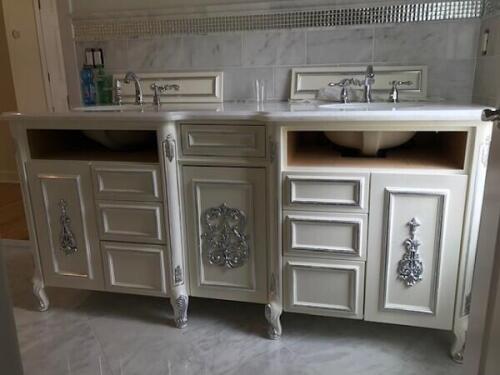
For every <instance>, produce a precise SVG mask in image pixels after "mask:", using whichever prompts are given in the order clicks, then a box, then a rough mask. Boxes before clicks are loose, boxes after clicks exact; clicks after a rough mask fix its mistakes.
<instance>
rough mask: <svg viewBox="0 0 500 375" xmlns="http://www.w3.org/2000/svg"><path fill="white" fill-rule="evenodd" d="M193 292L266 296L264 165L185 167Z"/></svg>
mask: <svg viewBox="0 0 500 375" xmlns="http://www.w3.org/2000/svg"><path fill="white" fill-rule="evenodd" d="M182 173H183V187H184V188H183V190H184V204H185V221H186V239H187V251H188V258H189V275H190V289H191V295H193V296H197V297H209V298H220V299H228V300H237V301H248V302H256V303H265V302H266V301H267V281H266V280H267V227H266V222H267V220H266V216H267V211H266V173H265V169H264V168H247V167H245V168H241V167H237V168H229V167H197V166H184V167H183V170H182Z"/></svg>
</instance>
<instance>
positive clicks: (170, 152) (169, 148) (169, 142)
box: [162, 134, 175, 162]
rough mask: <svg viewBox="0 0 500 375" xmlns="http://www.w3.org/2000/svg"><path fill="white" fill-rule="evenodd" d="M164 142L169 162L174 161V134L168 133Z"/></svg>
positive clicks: (164, 149)
mask: <svg viewBox="0 0 500 375" xmlns="http://www.w3.org/2000/svg"><path fill="white" fill-rule="evenodd" d="M162 143H163V152H164V153H165V158H167V160H168V161H169V162H172V160H174V158H175V141H174V137H173V136H172V134H169V135H167V138H166V139H165V140H164V141H163V142H162Z"/></svg>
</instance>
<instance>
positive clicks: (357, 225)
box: [283, 211, 368, 259]
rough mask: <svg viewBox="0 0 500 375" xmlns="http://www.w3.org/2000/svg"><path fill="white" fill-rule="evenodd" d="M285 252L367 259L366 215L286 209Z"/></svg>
mask: <svg viewBox="0 0 500 375" xmlns="http://www.w3.org/2000/svg"><path fill="white" fill-rule="evenodd" d="M284 217H285V227H284V230H283V233H284V249H285V255H287V254H289V255H293V254H295V255H297V254H302V255H307V256H310V255H315V256H320V257H321V256H322V257H324V256H334V257H336V258H346V259H349V258H350V259H355V258H357V259H365V258H366V236H367V221H368V215H366V214H350V213H347V214H337V213H325V212H315V213H310V212H298V211H297V212H293V211H285V213H284Z"/></svg>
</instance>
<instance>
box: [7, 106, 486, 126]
mask: <svg viewBox="0 0 500 375" xmlns="http://www.w3.org/2000/svg"><path fill="white" fill-rule="evenodd" d="M324 104H327V103H324V102H303V103H289V102H266V103H264V104H257V103H255V102H224V103H182V104H163V105H162V106H161V107H160V108H156V107H153V106H152V105H144V106H142V107H141V106H137V105H131V104H127V105H123V106H107V107H82V108H77V109H74V110H72V111H70V112H61V113H32V114H30V113H4V114H2V117H3V118H4V119H7V120H16V119H30V120H32V119H79V120H83V119H102V120H104V119H106V120H111V121H120V120H121V121H130V120H138V119H141V120H147V121H161V122H164V121H186V120H254V121H262V122H285V121H286V122H293V121H481V114H482V111H483V110H484V109H485V108H487V107H486V106H480V105H472V104H465V105H459V104H448V103H428V102H410V103H399V104H391V103H372V104H365V103H352V104H334V103H333V108H325V107H324V106H323V105H324Z"/></svg>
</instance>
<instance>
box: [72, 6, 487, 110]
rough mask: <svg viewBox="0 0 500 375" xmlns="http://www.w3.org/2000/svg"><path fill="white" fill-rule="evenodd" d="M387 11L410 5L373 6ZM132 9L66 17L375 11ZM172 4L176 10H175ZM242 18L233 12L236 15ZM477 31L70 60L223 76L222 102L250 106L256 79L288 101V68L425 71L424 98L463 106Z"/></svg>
mask: <svg viewBox="0 0 500 375" xmlns="http://www.w3.org/2000/svg"><path fill="white" fill-rule="evenodd" d="M391 3H392V4H393V3H398V4H408V3H414V2H410V1H407V0H398V1H396V0H381V1H378V2H377V4H391ZM138 4H139V3H138V2H134V1H131V0H127V1H118V0H110V1H106V2H103V1H98V0H91V1H80V0H72V7H73V8H72V9H73V13H72V15H73V17H74V18H75V19H80V20H81V19H85V18H89V17H90V15H94V17H104V18H106V17H110V16H111V15H116V16H120V15H122V16H126V15H130V14H134V12H136V13H137V14H146V15H147V14H169V15H172V14H177V13H178V12H188V10H190V11H192V12H195V13H196V12H197V13H203V14H207V12H209V13H210V12H211V13H210V14H211V15H214V14H220V12H223V10H225V11H226V12H229V13H233V14H234V13H235V12H234V11H235V9H238V8H239V9H260V10H262V11H265V9H269V8H273V9H277V8H287V7H288V8H290V9H291V8H293V9H296V8H297V7H300V8H304V7H316V6H321V5H323V6H325V5H328V8H329V9H331V8H333V7H334V6H335V5H340V6H343V7H345V6H352V5H359V4H369V5H370V6H373V5H375V4H374V3H373V2H366V0H364V1H362V0H359V1H348V0H334V1H331V0H330V1H326V0H306V1H297V0H277V1H273V2H270V1H262V2H260V1H243V0H206V1H202V0H183V1H180V0H165V1H163V0H162V1H160V0H148V1H147V3H145V2H141V3H140V7H139V5H138ZM179 4H182V5H183V6H182V7H180V6H179ZM201 4H203V6H201ZM113 7H114V8H113ZM148 7H149V8H148ZM113 9H114V10H113ZM214 9H215V10H217V9H218V10H219V12H217V11H215V10H214ZM112 10H113V11H112ZM111 11H112V13H111V14H110V12H111ZM130 12H132V13H130ZM165 12H167V13H165ZM168 12H170V13H168ZM247 13H248V12H247ZM247 13H246V12H245V11H240V13H236V14H247ZM479 28H480V20H479V19H468V20H457V21H431V22H423V23H405V24H397V25H391V24H387V25H375V26H367V25H363V26H348V27H335V28H331V27H330V28H317V29H295V30H279V31H273V30H269V31H241V32H226V33H212V34H187V35H173V36H162V37H153V38H131V39H128V40H108V41H104V42H79V43H77V45H76V52H77V58H78V66H81V64H82V59H83V50H84V48H85V47H100V48H103V49H104V52H105V60H106V63H107V67H108V69H109V70H110V71H111V72H113V73H115V72H125V71H126V70H134V71H137V72H148V71H172V70H174V71H175V70H223V71H224V73H225V78H224V81H225V87H224V98H225V100H244V99H250V98H252V97H253V81H254V80H255V79H257V78H258V79H264V80H265V81H266V82H267V91H268V97H269V98H270V99H277V100H286V99H288V97H289V78H290V68H291V67H293V66H321V65H339V64H341V65H346V64H359V65H367V64H375V65H384V64H386V65H413V64H422V65H427V66H428V68H429V95H430V96H431V97H435V98H442V99H446V100H452V101H460V102H470V101H471V99H472V89H473V79H474V71H475V64H476V50H477V42H478V36H479Z"/></svg>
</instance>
